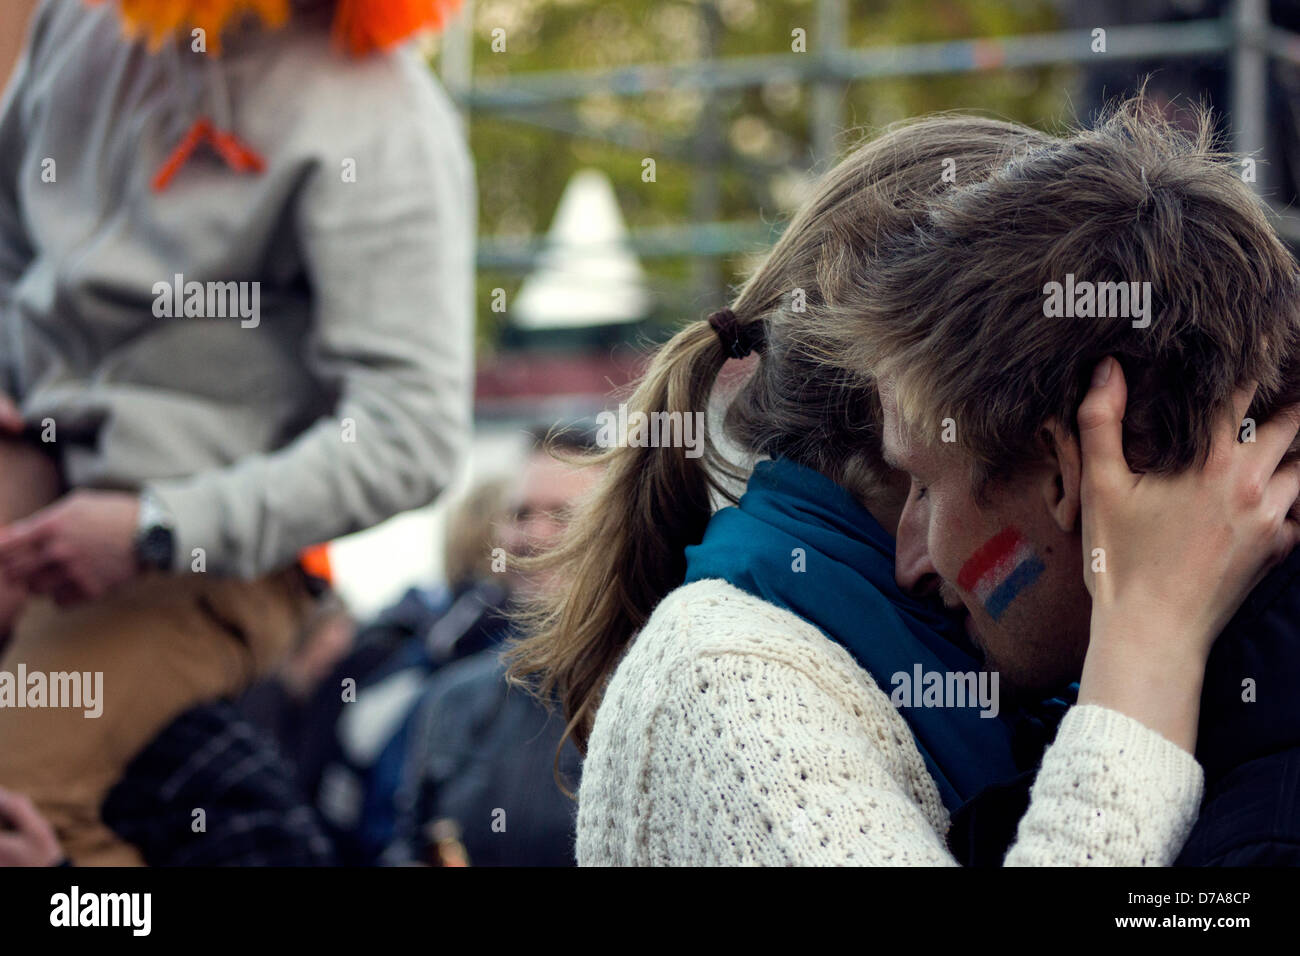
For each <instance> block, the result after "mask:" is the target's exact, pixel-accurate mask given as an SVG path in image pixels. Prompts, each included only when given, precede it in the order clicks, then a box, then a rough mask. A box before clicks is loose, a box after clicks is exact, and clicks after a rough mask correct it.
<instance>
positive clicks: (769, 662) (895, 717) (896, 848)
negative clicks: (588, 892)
mask: <svg viewBox="0 0 1300 956" xmlns="http://www.w3.org/2000/svg"><path fill="white" fill-rule="evenodd" d="M1202 788H1203V776H1202V773H1201V768H1200V765H1199V764H1197V762H1196V760H1195V759H1194V758H1193V757H1192V756H1191V755H1190V754H1188V753H1187V752H1186V751H1184V750H1182V749H1181V748H1179V747H1177V746H1176V745H1174V744H1173V743H1171V742H1169V741H1168V740H1166V739H1165V738H1163V737H1161V736H1160V735H1159V734H1157V733H1155V732H1154V731H1152V730H1149V729H1148V728H1146V727H1145V726H1143V725H1142V724H1140V723H1138V722H1137V721H1135V720H1132V719H1131V718H1129V717H1126V716H1124V715H1123V714H1120V713H1117V712H1115V711H1112V710H1108V709H1106V708H1102V707H1094V706H1076V707H1074V708H1072V709H1071V710H1070V712H1069V713H1068V714H1067V715H1066V717H1065V720H1064V721H1063V722H1062V723H1061V727H1060V730H1059V731H1058V734H1057V738H1056V742H1055V743H1054V744H1053V745H1052V746H1051V747H1050V748H1049V749H1048V751H1047V753H1046V755H1045V756H1044V758H1043V764H1042V769H1041V770H1040V772H1039V774H1038V779H1037V782H1036V783H1035V784H1034V788H1033V791H1032V795H1031V802H1030V806H1029V810H1028V812H1027V813H1026V814H1025V816H1024V818H1023V819H1022V820H1021V822H1020V829H1019V832H1018V835H1017V839H1016V842H1015V844H1014V845H1013V846H1012V847H1011V849H1010V851H1009V852H1008V854H1007V857H1006V861H1005V862H1006V865H1008V866H1052V865H1057V866H1114V865H1142V866H1166V865H1168V864H1169V863H1170V862H1172V861H1173V859H1174V857H1175V856H1177V854H1178V851H1179V849H1180V848H1181V847H1182V844H1183V841H1184V840H1185V839H1186V837H1187V834H1188V831H1189V830H1190V829H1191V826H1192V824H1193V822H1194V821H1195V818H1196V813H1197V808H1198V806H1199V803H1200V799H1201V791H1202ZM578 801H579V802H578V862H579V863H580V864H582V865H653V864H670V865H728V864H765V865H774V864H776V865H779V864H796V865H818V864H857V865H896V866H945V865H946V866H954V865H956V861H955V860H954V859H953V857H952V856H951V855H950V854H949V852H948V850H947V847H946V845H945V843H944V836H945V834H946V832H947V829H948V814H947V812H946V810H945V809H944V806H943V803H942V802H941V801H940V799H939V792H938V789H937V787H936V785H935V782H934V780H933V778H932V777H931V776H930V774H929V772H928V771H927V770H926V768H925V764H924V762H923V761H922V759H921V755H920V752H919V751H918V750H917V748H916V744H915V743H914V742H913V740H912V736H911V733H910V731H909V730H908V727H907V724H906V723H905V722H904V720H903V718H902V716H901V715H900V714H899V713H898V711H897V710H895V708H894V707H893V705H891V704H890V702H889V698H888V697H887V696H886V695H885V693H884V692H883V691H882V690H881V689H880V688H879V687H878V686H877V685H876V683H875V682H874V681H873V680H872V678H871V676H870V675H869V674H867V672H866V671H864V670H863V669H862V668H860V667H858V665H857V664H856V663H855V662H854V660H853V659H852V658H851V657H850V656H849V654H848V652H847V651H845V650H844V648H842V647H840V646H839V645H838V644H835V643H834V642H832V641H831V640H829V639H828V638H827V637H826V636H825V635H823V634H822V633H821V631H819V630H818V629H817V628H816V627H814V626H813V625H811V624H809V623H808V622H806V621H804V620H802V619H801V618H799V617H796V616H795V615H793V614H791V613H789V612H788V611H785V610H783V609H781V608H778V607H775V606H773V605H771V604H768V603H767V602H765V601H762V600H760V599H759V598H756V597H753V596H751V595H749V594H746V593H745V592H743V591H740V590H738V589H736V588H734V587H732V586H731V585H730V584H727V583H725V582H723V581H699V582H696V583H694V584H689V585H686V586H684V587H681V588H678V589H677V590H676V591H674V592H673V593H672V594H670V595H669V596H668V597H667V598H665V599H664V601H663V602H662V603H661V604H660V606H659V607H658V608H657V609H656V610H655V612H654V614H653V615H652V616H651V618H650V620H649V621H648V622H647V623H646V626H645V627H644V628H643V629H642V630H641V632H640V633H639V634H638V635H637V637H636V639H635V640H634V641H633V642H632V645H631V646H630V648H629V649H628V651H627V652H626V654H625V655H624V657H623V659H622V661H621V662H620V664H619V667H618V669H617V671H616V672H615V673H614V675H613V677H612V678H611V679H610V681H609V683H608V685H607V687H606V690H605V695H604V699H603V701H602V703H601V705H600V708H599V710H598V711H597V714H596V720H595V725H594V727H593V730H592V735H591V740H590V742H589V745H588V752H587V758H586V762H585V764H584V767H583V773H582V783H581V786H580V789H579V793H578Z"/></svg>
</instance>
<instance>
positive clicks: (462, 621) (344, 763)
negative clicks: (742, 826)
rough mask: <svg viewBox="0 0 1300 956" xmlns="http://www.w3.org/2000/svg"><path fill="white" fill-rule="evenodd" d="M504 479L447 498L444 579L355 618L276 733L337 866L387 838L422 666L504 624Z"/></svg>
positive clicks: (366, 857)
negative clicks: (345, 647)
mask: <svg viewBox="0 0 1300 956" xmlns="http://www.w3.org/2000/svg"><path fill="white" fill-rule="evenodd" d="M512 485H513V482H512V481H510V480H508V479H503V478H499V479H488V480H485V481H483V482H481V483H479V484H478V485H476V486H474V487H473V488H471V489H470V490H469V492H468V493H466V494H465V496H464V497H463V498H462V499H461V500H460V501H459V502H456V503H455V504H453V505H452V506H451V508H450V509H449V511H448V515H447V526H446V537H445V539H444V544H443V565H444V568H445V573H446V586H445V587H441V588H418V587H417V588H411V589H409V590H408V591H407V592H406V593H405V594H404V595H403V596H402V598H401V599H400V600H399V601H398V602H397V603H396V604H394V605H393V606H392V607H390V608H388V609H386V610H384V611H382V612H381V613H380V614H379V615H378V617H377V618H376V619H375V620H374V621H373V622H371V623H370V624H368V625H366V626H365V627H363V628H362V629H361V631H360V632H359V634H358V636H357V641H356V646H355V648H354V649H353V651H352V652H351V653H350V654H349V655H348V656H347V657H346V658H345V659H344V660H342V661H341V662H339V663H338V665H337V666H336V667H335V668H334V669H333V672H332V673H331V674H330V675H329V677H328V678H326V679H325V680H324V681H323V682H322V684H321V686H320V688H319V690H318V692H317V693H316V694H315V695H314V696H313V698H312V699H311V701H310V703H309V705H308V706H307V707H306V708H305V709H304V710H303V711H302V712H301V714H300V717H299V719H298V720H297V721H296V722H294V723H293V724H292V725H291V726H290V727H288V728H287V732H286V734H285V735H284V737H283V738H282V739H283V741H284V746H285V749H286V750H287V751H288V752H289V753H290V754H292V755H293V756H294V758H295V759H296V760H297V761H298V764H299V769H300V773H301V776H302V779H303V782H304V785H305V786H306V788H307V791H308V792H309V793H311V794H314V795H315V796H316V800H317V803H318V805H319V807H320V809H321V812H322V815H323V816H324V818H325V820H326V821H327V824H328V826H329V829H330V832H331V835H332V836H333V838H334V840H335V842H336V843H337V845H338V847H339V852H340V854H341V855H342V857H343V859H344V861H345V862H347V863H373V862H375V859H376V857H377V856H378V854H379V852H380V851H381V850H382V849H383V848H384V847H385V846H387V845H388V843H389V842H390V841H391V840H392V837H393V827H394V811H393V800H394V794H395V793H396V790H397V785H398V780H399V778H400V776H401V773H402V766H403V762H404V761H405V760H406V753H407V750H408V738H409V733H410V728H411V718H412V714H413V713H414V711H415V707H416V704H417V702H418V700H419V698H420V695H421V694H422V693H423V690H424V688H425V686H426V685H427V682H428V680H429V679H430V677H431V675H433V674H434V673H436V672H437V671H438V670H439V669H440V668H442V667H443V666H444V665H446V664H449V663H450V662H452V661H456V660H459V659H461V658H464V657H467V656H469V655H471V654H474V653H476V652H478V651H481V650H484V649H486V648H492V647H495V646H496V645H497V644H499V643H500V641H501V640H502V639H503V637H504V636H505V634H506V632H507V630H508V627H509V622H508V620H507V618H506V614H505V609H506V605H507V603H508V602H509V600H510V596H511V590H512V587H513V585H514V582H513V580H512V578H511V576H510V575H509V574H506V573H494V572H493V564H494V561H495V560H496V559H494V555H493V549H494V548H504V547H505V546H506V543H507V542H506V540H505V538H504V537H503V529H505V528H507V527H508V526H509V524H510V521H511V513H512V505H513V501H512V494H513V490H512Z"/></svg>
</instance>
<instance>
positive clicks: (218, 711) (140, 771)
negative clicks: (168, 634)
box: [102, 702, 335, 866]
mask: <svg viewBox="0 0 1300 956" xmlns="http://www.w3.org/2000/svg"><path fill="white" fill-rule="evenodd" d="M196 810H202V811H203V816H202V818H201V819H202V824H203V827H202V831H201V832H195V828H196V826H197V822H198V821H197V819H196V815H195V811H196ZM102 815H103V818H104V822H105V823H106V824H108V826H109V827H110V828H111V829H112V830H113V831H114V832H116V833H117V834H118V836H120V837H121V838H122V839H123V840H126V841H127V842H128V843H132V844H134V845H135V846H136V847H137V848H138V849H139V851H140V853H141V855H142V856H143V857H144V859H145V862H146V863H148V864H149V865H150V866H329V865H332V864H333V863H334V862H335V857H334V851H333V848H332V847H331V845H330V842H329V840H328V838H327V837H326V836H325V833H324V830H323V829H322V827H321V824H320V821H319V820H318V819H317V817H316V813H315V811H314V810H313V809H312V808H311V806H310V805H309V804H308V803H307V801H306V799H305V798H304V797H303V795H302V793H301V791H300V789H299V788H298V785H297V781H296V780H295V779H294V775H293V769H292V767H290V765H289V764H288V762H287V761H286V760H285V759H284V757H283V756H282V755H281V754H280V752H279V751H278V750H277V749H276V746H275V744H274V742H273V741H272V740H271V738H270V736H269V735H268V734H266V733H265V732H264V731H262V730H261V729H260V728H257V727H255V726H254V725H253V724H252V723H250V722H249V721H247V720H246V719H244V717H243V716H242V715H241V714H240V712H239V710H238V709H237V708H236V707H234V706H233V705H232V704H229V703H225V702H218V703H215V704H205V705H203V706H201V707H195V708H193V709H192V710H189V711H186V712H185V713H184V714H182V715H181V716H180V717H178V718H176V720H174V721H172V723H171V724H169V725H168V726H167V727H166V728H165V729H164V730H163V732H162V733H161V734H159V735H158V736H157V737H156V738H154V740H153V742H152V743H150V744H149V746H148V747H146V748H145V749H144V751H143V752H141V753H140V754H139V756H137V757H136V758H135V759H134V760H133V761H131V763H130V765H129V766H128V767H127V769H126V774H125V775H124V776H123V777H122V779H121V780H120V781H119V782H118V784H117V785H116V786H115V787H114V788H113V789H112V790H111V791H110V792H109V794H108V798H107V800H105V802H104V806H103V810H102Z"/></svg>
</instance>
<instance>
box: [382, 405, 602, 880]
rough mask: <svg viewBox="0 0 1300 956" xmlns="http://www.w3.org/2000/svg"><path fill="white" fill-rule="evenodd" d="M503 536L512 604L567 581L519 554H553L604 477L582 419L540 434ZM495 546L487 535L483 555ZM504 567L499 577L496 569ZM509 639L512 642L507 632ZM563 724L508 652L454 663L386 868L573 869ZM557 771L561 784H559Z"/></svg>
mask: <svg viewBox="0 0 1300 956" xmlns="http://www.w3.org/2000/svg"><path fill="white" fill-rule="evenodd" d="M531 437H532V444H531V448H530V451H529V454H528V461H527V463H526V465H525V467H524V469H523V473H522V476H521V478H520V480H519V483H518V485H517V487H516V489H515V490H514V495H513V499H514V507H513V509H512V512H511V516H510V521H509V522H508V523H507V524H506V525H505V527H504V528H502V529H501V533H500V534H499V536H498V537H497V539H496V540H497V541H501V542H504V543H505V545H506V553H505V555H500V554H499V553H498V554H497V556H496V558H494V562H495V561H497V560H498V559H503V561H504V563H494V568H493V570H494V573H495V574H496V576H497V577H499V578H502V579H504V580H505V581H506V582H508V586H509V588H510V591H511V594H512V597H513V599H514V600H515V601H518V600H520V599H529V598H536V597H537V596H538V595H539V594H541V593H544V592H546V591H549V590H551V589H553V588H557V587H562V586H563V583H564V582H563V581H562V580H561V579H557V578H556V577H554V576H553V575H551V574H546V573H539V572H538V571H536V570H534V569H531V568H528V567H527V563H526V562H521V560H520V559H521V558H525V557H529V556H535V555H538V554H542V553H545V552H546V551H547V550H549V549H550V548H553V547H554V546H555V544H556V543H557V541H558V540H559V538H560V535H561V534H562V533H563V532H564V528H565V525H566V523H567V522H568V520H569V516H570V515H571V514H572V512H573V509H574V508H575V507H577V506H578V505H579V504H581V502H582V501H583V499H584V498H585V497H586V496H587V494H588V492H589V491H590V489H591V487H592V485H593V484H594V482H595V481H596V480H598V478H599V477H600V469H599V468H598V467H589V466H585V461H584V459H587V458H589V457H590V456H591V454H592V452H593V451H594V449H595V447H596V442H595V432H594V430H592V429H591V428H589V427H587V426H586V425H585V424H577V425H570V426H568V427H558V428H556V429H555V430H547V429H541V428H538V429H534V430H533V432H532V436H531ZM486 543H487V542H486V541H484V540H483V539H480V541H479V542H478V550H479V551H480V552H482V551H484V550H488V549H485V547H484V545H485V544H486ZM497 569H499V570H497ZM503 636H504V635H503ZM563 736H564V720H563V718H562V717H561V715H560V713H559V712H558V706H556V705H555V703H554V702H552V703H551V706H549V707H548V706H545V705H543V703H541V702H539V700H538V699H537V698H536V697H534V696H533V695H532V694H530V693H528V691H527V690H526V689H525V688H521V687H516V686H513V685H512V684H511V683H510V682H509V681H507V679H506V671H505V664H504V662H503V661H502V660H501V656H500V647H499V646H493V647H491V648H487V649H484V650H481V651H479V652H477V653H475V654H472V655H470V656H468V657H467V658H465V659H464V660H461V661H458V662H457V663H455V664H452V665H450V666H448V667H446V668H444V669H443V670H441V671H440V672H439V673H438V674H436V675H435V676H434V677H433V679H432V680H431V681H430V682H429V683H428V685H427V686H426V688H425V689H424V692H423V694H422V696H421V699H420V701H419V704H418V706H417V708H416V712H415V714H414V717H413V729H412V732H411V736H410V746H409V748H408V751H407V754H406V759H405V760H404V762H403V779H402V782H401V787H400V790H399V792H398V793H397V795H396V807H397V826H396V834H395V838H394V840H393V842H392V845H390V846H389V847H388V848H387V849H386V851H385V853H384V855H383V857H382V862H384V863H389V864H402V863H410V862H416V861H420V862H426V863H431V864H433V865H460V864H463V863H466V862H467V863H468V865H471V866H571V865H573V863H574V862H575V858H574V815H575V805H574V803H573V801H572V799H571V794H570V793H567V792H566V791H565V790H562V789H561V783H562V782H563V786H564V787H565V788H566V789H569V790H571V789H572V788H574V787H576V786H577V780H578V777H579V774H580V770H581V761H580V758H579V756H578V752H577V750H576V749H575V748H574V747H573V745H572V744H571V743H568V744H565V745H564V746H563V749H560V748H561V743H562V738H563ZM557 776H558V779H557Z"/></svg>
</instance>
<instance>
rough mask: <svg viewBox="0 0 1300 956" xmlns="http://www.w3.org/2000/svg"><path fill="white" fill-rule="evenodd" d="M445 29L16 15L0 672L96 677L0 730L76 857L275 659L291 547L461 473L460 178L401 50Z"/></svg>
mask: <svg viewBox="0 0 1300 956" xmlns="http://www.w3.org/2000/svg"><path fill="white" fill-rule="evenodd" d="M450 6H451V5H449V4H446V3H443V2H441V0H429V2H428V3H427V4H420V3H405V2H397V0H392V2H389V0H373V2H365V3H362V2H357V0H337V2H335V0H292V2H291V0H258V2H256V3H251V4H250V3H241V2H235V0H216V2H212V0H205V2H202V3H199V2H197V0H196V2H190V0H166V2H160V3H151V4H142V3H139V2H137V0H111V2H103V3H90V4H86V3H83V2H82V0H46V2H44V3H43V4H42V5H41V7H40V8H39V10H38V11H37V13H36V14H35V16H34V17H33V19H32V25H31V29H30V31H29V33H28V39H27V44H26V48H25V50H24V53H23V57H22V60H21V62H20V64H19V65H18V67H17V69H16V70H15V72H14V74H13V77H12V79H11V81H10V83H9V86H8V88H7V91H6V93H5V97H4V102H3V107H2V108H0V325H2V326H3V338H2V341H3V344H0V432H2V433H3V438H2V439H0V522H2V523H3V524H0V576H2V577H3V579H4V581H5V585H4V587H5V589H6V592H5V595H3V596H0V597H3V600H2V601H0V603H3V604H4V605H6V607H8V608H9V609H11V610H13V612H14V614H15V616H16V620H15V623H14V625H13V628H12V636H11V638H10V640H9V643H8V645H7V647H6V648H5V650H4V654H3V657H2V658H0V670H7V671H14V670H16V669H17V668H18V667H19V666H25V667H26V668H27V671H28V672H29V673H34V672H44V673H49V672H54V671H71V670H75V671H81V672H95V673H102V674H103V675H104V676H103V686H104V698H105V700H104V707H103V715H102V716H101V717H100V718H99V719H97V720H86V719H84V718H83V717H82V715H81V712H80V710H76V709H70V708H54V707H44V708H4V709H0V739H3V740H4V742H5V746H4V747H3V748H0V784H2V785H5V786H7V787H10V788H12V789H14V790H17V791H19V792H23V793H26V794H27V795H29V796H30V797H31V798H32V800H33V801H34V802H35V804H36V806H37V807H38V808H39V809H40V810H41V812H42V813H43V814H44V815H45V816H47V817H48V818H49V819H50V820H51V822H52V823H53V824H54V826H55V828H56V830H57V831H58V833H59V836H60V838H61V840H62V842H63V844H64V846H65V849H66V851H67V853H68V854H69V856H71V857H72V858H73V859H74V860H76V861H77V862H78V863H92V862H95V863H129V862H138V861H139V858H140V857H139V854H138V853H137V851H136V850H135V849H134V848H132V847H131V846H130V845H129V844H127V843H125V842H123V841H121V840H120V839H118V838H116V837H115V836H114V834H113V833H112V832H111V831H110V830H109V828H107V827H106V826H105V825H104V823H103V821H102V820H101V819H100V804H101V802H102V800H103V797H104V794H105V793H106V792H107V790H108V788H109V787H110V786H112V785H113V784H114V783H115V782H116V781H117V780H118V778H119V777H120V776H121V773H122V770H123V767H124V766H125V765H126V764H127V763H128V762H129V761H131V760H132V758H133V757H135V756H136V755H138V754H139V753H140V752H141V750H142V748H144V747H145V746H146V744H147V743H148V742H149V741H151V740H152V739H154V738H155V737H156V736H157V735H158V734H159V733H160V731H162V730H163V729H164V728H165V727H166V726H167V725H168V724H169V722H170V721H172V720H174V719H175V718H176V717H177V716H178V715H179V714H181V713H182V712H184V711H185V710H186V709H187V708H190V707H192V706H193V705H195V704H199V703H202V702H204V701H212V700H215V699H218V698H223V697H228V696H232V695H234V694H237V693H239V692H241V691H243V690H244V689H246V687H247V686H248V685H249V684H250V683H251V682H252V681H253V680H254V679H255V678H256V677H257V676H259V675H261V674H265V673H267V672H269V671H270V670H271V669H272V668H273V667H274V666H275V665H276V664H277V663H278V661H279V660H280V659H281V658H282V657H283V655H284V654H285V653H286V652H287V650H288V649H289V647H290V645H291V643H292V642H293V640H294V637H295V635H297V634H298V633H300V631H301V627H302V623H303V620H304V619H305V618H306V617H307V616H308V615H309V614H310V613H311V609H312V607H313V605H314V597H313V595H312V593H311V592H310V590H309V588H308V586H307V584H306V581H305V579H304V575H303V574H302V573H301V571H300V570H299V569H298V567H297V565H296V561H297V556H298V555H299V553H300V552H301V550H302V549H304V548H306V547H308V546H310V545H313V544H316V543H318V542H321V541H324V540H328V539H330V538H333V537H336V536H339V535H341V534H345V533H348V532H353V531H357V530H360V529H362V528H366V527H369V526H371V525H373V524H375V523H377V522H379V521H381V520H383V519H385V518H387V517H389V516H391V515H393V514H396V513H397V512H400V511H404V510H407V509H410V508H415V507H418V506H422V505H424V504H426V503H428V502H429V501H430V500H432V499H433V498H434V497H435V496H436V495H437V494H438V492H439V491H440V490H441V489H442V488H444V487H446V485H447V484H448V483H449V482H450V480H451V478H452V476H453V474H454V473H455V471H456V469H457V467H458V465H459V463H460V460H461V455H462V452H463V448H464V446H465V442H466V438H467V434H468V422H469V407H470V391H471V389H470V381H471V351H472V285H473V243H474V235H475V231H476V230H475V219H476V214H477V213H476V205H475V197H474V173H473V167H472V164H471V161H470V157H469V154H468V150H467V148H466V145H465V142H464V137H463V134H462V131H461V123H460V119H459V116H458V115H457V113H456V111H455V109H454V107H453V105H452V103H451V102H450V100H449V98H448V97H447V96H446V94H445V93H444V92H443V90H442V89H441V87H440V86H439V84H438V82H437V81H436V79H435V78H434V77H433V75H432V73H431V71H430V69H429V67H428V65H427V63H425V62H424V60H423V59H422V57H421V56H420V55H419V53H418V52H417V51H416V50H415V49H414V48H413V46H412V45H411V44H409V43H406V42H404V41H405V40H406V39H407V38H408V37H410V36H412V35H413V34H414V33H415V32H417V31H419V30H422V29H426V28H438V27H440V26H441V25H442V24H443V23H444V22H445V20H446V17H447V16H448V15H449V12H450ZM246 14H248V15H246ZM251 14H255V16H253V15H251ZM124 25H125V28H126V29H125V31H124V30H123V26H124ZM218 54H219V55H218ZM3 610H5V609H4V608H0V611H3Z"/></svg>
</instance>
